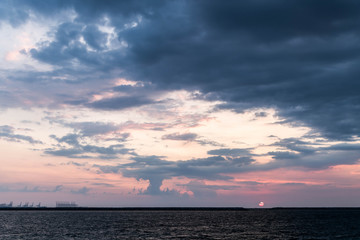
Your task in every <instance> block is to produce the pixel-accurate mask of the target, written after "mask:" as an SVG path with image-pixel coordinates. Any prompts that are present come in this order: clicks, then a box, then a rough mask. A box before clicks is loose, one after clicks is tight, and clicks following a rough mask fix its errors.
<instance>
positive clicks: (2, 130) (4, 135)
mask: <svg viewBox="0 0 360 240" xmlns="http://www.w3.org/2000/svg"><path fill="white" fill-rule="evenodd" d="M14 131H15V128H13V127H11V126H9V125H3V126H0V138H1V139H4V140H7V141H15V142H19V141H21V142H23V141H25V142H28V143H31V144H42V142H41V141H38V140H35V139H34V138H32V137H31V136H27V135H22V134H15V133H14Z"/></svg>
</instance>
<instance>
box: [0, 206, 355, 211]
mask: <svg viewBox="0 0 360 240" xmlns="http://www.w3.org/2000/svg"><path fill="white" fill-rule="evenodd" d="M327 209H328V210H360V207H274V208H242V207H65V208H59V207H42V208H31V207H30V208H26V207H25V208H24V207H11V208H0V211H249V210H327Z"/></svg>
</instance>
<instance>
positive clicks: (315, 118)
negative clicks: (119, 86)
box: [14, 0, 360, 140]
mask: <svg viewBox="0 0 360 240" xmlns="http://www.w3.org/2000/svg"><path fill="white" fill-rule="evenodd" d="M20 2H21V3H22V4H18V6H22V5H23V6H24V8H25V7H26V8H30V9H32V10H33V11H35V12H38V13H39V14H44V15H47V16H49V15H52V14H54V13H56V12H57V11H60V10H61V9H72V10H73V11H75V12H76V13H77V18H76V19H75V21H74V22H65V23H62V24H61V25H59V26H58V28H57V29H55V39H54V41H52V42H49V43H44V44H43V45H39V47H38V48H37V49H33V50H32V51H31V55H32V56H33V57H34V58H36V59H38V60H41V61H44V62H47V63H51V64H55V65H59V66H62V67H64V68H63V69H66V68H68V69H69V67H70V69H71V65H72V64H73V60H76V61H79V62H80V63H81V64H83V66H87V67H91V69H92V71H94V72H97V71H100V72H101V71H108V70H110V69H121V70H122V74H121V75H122V76H124V77H127V78H129V79H132V80H137V81H145V82H152V83H154V84H155V85H156V86H157V88H161V89H181V88H183V89H198V90H201V91H202V93H203V94H207V96H213V97H215V96H216V98H217V99H220V100H223V101H226V103H225V104H223V105H222V106H220V107H221V108H230V109H233V110H235V111H237V112H241V111H242V110H244V109H247V108H253V107H256V108H258V107H274V108H276V109H277V110H278V112H279V115H280V116H281V117H284V118H286V119H287V121H289V122H302V123H303V124H306V125H308V126H310V127H312V128H314V129H315V130H317V131H319V132H320V133H322V134H323V136H325V137H327V138H332V139H340V140H349V139H351V138H352V137H353V136H359V132H360V131H359V130H360V123H359V121H357V119H359V118H360V115H359V114H360V111H359V109H360V97H359V94H358V92H359V89H360V83H359V81H358V80H357V76H358V75H359V73H360V72H359V70H358V69H359V63H360V59H359V54H360V47H359V46H358V41H357V39H358V37H359V34H360V33H359V31H358V28H359V25H360V20H359V19H360V17H359V16H360V4H359V2H357V1H351V0H349V1H340V0H331V1H327V2H326V3H324V2H322V1H310V0H305V1H284V0H281V1H279V0H277V1H261V0H259V1H226V2H219V1H172V2H164V1H151V2H149V1H106V2H98V1H85V2H82V1H51V3H47V4H43V2H42V1H25V2H24V1H20ZM14 9H15V8H14ZM17 11H19V12H23V11H25V10H21V8H20V9H18V10H17ZM25 12H26V11H25ZM20 15H24V14H20ZM104 16H107V17H108V18H109V21H110V22H111V24H112V25H113V26H114V28H115V32H116V33H117V38H118V40H119V41H125V42H126V43H127V45H128V46H127V47H125V48H124V49H122V50H109V49H108V50H107V51H104V50H105V49H106V47H105V45H104V43H105V36H104V33H103V32H101V31H99V29H98V28H97V27H96V23H99V22H100V21H101V19H102V18H103V17H104ZM140 16H141V17H142V21H141V22H139V21H138V26H137V27H133V28H131V27H125V25H126V24H130V23H131V22H133V21H137V19H138V18H139V17H140ZM24 18H26V15H24V17H22V18H20V19H24ZM21 21H23V20H21ZM80 39H83V40H82V41H85V42H86V45H88V46H90V47H91V48H93V49H94V50H95V51H89V50H88V49H87V48H86V47H85V45H84V43H83V42H81V41H80ZM66 66H67V67H66ZM65 67H66V68H65ZM68 71H70V70H68ZM72 71H73V70H72ZM128 100H129V101H128ZM148 103H151V101H149V100H147V99H143V98H141V97H138V99H131V101H130V99H118V98H115V99H109V100H103V101H99V102H95V103H93V104H89V107H94V108H98V109H107V110H115V109H122V108H125V107H129V106H130V107H131V106H139V105H142V104H148Z"/></svg>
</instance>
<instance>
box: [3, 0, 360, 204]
mask: <svg viewBox="0 0 360 240" xmlns="http://www.w3.org/2000/svg"><path fill="white" fill-rule="evenodd" d="M359 29H360V2H359V1H351V0H345V1H344V0H338V1H335V0H330V1H310V0H301V1H300V0H299V1H297V0H293V1H287V0H281V1H280V0H274V1H265V0H249V1H231V0H229V1H215V0H214V1H212V0H210V1H205V0H199V1H190V0H177V1H162V0H159V1H157V0H153V1H145V0H144V1H137V0H135V1H111V0H107V1H95V0H92V1H90V0H86V1H85V0H84V1H81V0H76V1H75V0H74V1H70V0H52V1H42V0H4V1H1V3H0V34H1V39H0V46H1V47H0V152H1V157H0V164H1V167H0V176H1V177H0V203H3V202H9V201H14V204H19V203H20V202H30V203H31V202H35V203H38V202H42V204H44V205H48V206H54V205H55V201H59V200H65V201H76V202H77V203H78V204H80V205H82V206H239V207H256V206H258V203H259V202H260V201H263V202H265V206H267V207H274V206H360V205H359V204H360V203H359V201H358V199H360V162H359V159H360V81H359V77H360V70H359V69H360V45H359V42H360V41H359V40H360V31H359Z"/></svg>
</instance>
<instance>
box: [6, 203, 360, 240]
mask: <svg viewBox="0 0 360 240" xmlns="http://www.w3.org/2000/svg"><path fill="white" fill-rule="evenodd" d="M0 239H1V240H2V239H9V240H10V239H11V240H13V239H360V209H262V210H255V209H254V210H248V211H197V210H191V211H167V210H161V211H150V210H148V211H140V210H137V211H0Z"/></svg>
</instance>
